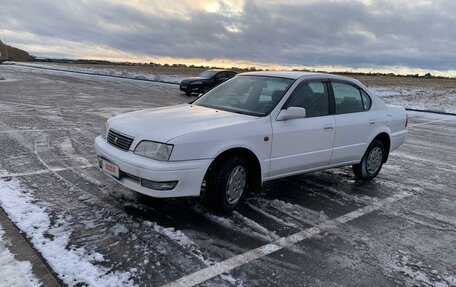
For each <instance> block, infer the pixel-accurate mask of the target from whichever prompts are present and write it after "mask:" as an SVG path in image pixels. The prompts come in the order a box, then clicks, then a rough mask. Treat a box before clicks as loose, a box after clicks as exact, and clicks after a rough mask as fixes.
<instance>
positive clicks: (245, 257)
mask: <svg viewBox="0 0 456 287" xmlns="http://www.w3.org/2000/svg"><path fill="white" fill-rule="evenodd" d="M411 195H412V193H410V192H407V191H403V192H401V193H398V194H395V195H393V196H390V197H387V198H385V199H383V200H380V201H378V202H374V203H373V204H372V205H368V206H365V207H362V208H360V209H358V210H355V211H352V212H349V213H347V214H344V215H342V216H340V217H337V218H334V219H330V220H327V221H324V222H322V223H320V224H318V225H316V226H313V227H310V228H306V229H303V230H301V231H300V232H297V233H294V234H292V235H289V236H286V237H282V238H279V239H277V240H275V241H273V242H271V243H268V244H265V245H263V246H260V247H258V248H255V249H252V250H249V251H247V252H245V253H243V254H240V255H237V256H234V257H232V258H229V259H227V260H225V261H222V262H219V263H216V264H214V265H211V266H209V267H206V268H204V269H201V270H199V271H197V272H195V273H192V274H189V275H186V276H184V277H181V278H180V279H177V280H176V281H173V282H170V283H167V284H165V285H163V286H164V287H177V286H195V285H197V284H201V283H203V282H205V281H207V280H209V279H212V278H214V277H216V276H218V275H221V274H223V273H226V272H230V271H231V270H233V269H235V268H237V267H239V266H242V265H245V264H247V263H250V262H252V261H254V260H256V259H259V258H262V257H264V256H267V255H269V254H271V253H273V252H276V251H278V250H280V249H283V248H287V247H291V246H293V245H295V244H296V243H299V242H301V241H303V240H305V239H308V238H311V237H313V236H314V235H317V234H319V233H321V232H323V231H327V230H330V229H334V228H336V227H338V226H339V225H342V224H345V223H348V222H350V221H352V220H354V219H356V218H359V217H361V216H363V215H366V214H369V213H371V212H373V211H376V210H379V209H381V208H383V207H384V206H386V205H388V204H391V203H394V202H396V201H399V200H401V199H404V198H406V197H408V196H411Z"/></svg>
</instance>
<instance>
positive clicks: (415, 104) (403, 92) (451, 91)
mask: <svg viewBox="0 0 456 287" xmlns="http://www.w3.org/2000/svg"><path fill="white" fill-rule="evenodd" d="M454 84H455V86H454V87H453V88H451V87H450V88H439V87H426V86H416V87H401V86H372V87H369V88H370V90H371V91H373V92H374V93H376V94H377V95H378V96H380V97H381V98H382V99H383V101H385V103H388V104H396V105H401V106H404V107H406V108H411V109H418V110H428V111H439V112H447V113H454V114H456V80H455V81H454Z"/></svg>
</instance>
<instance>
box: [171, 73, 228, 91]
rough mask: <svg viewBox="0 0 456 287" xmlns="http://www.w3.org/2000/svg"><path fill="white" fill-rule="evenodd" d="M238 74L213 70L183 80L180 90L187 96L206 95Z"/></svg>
mask: <svg viewBox="0 0 456 287" xmlns="http://www.w3.org/2000/svg"><path fill="white" fill-rule="evenodd" d="M236 74H237V73H236V72H235V71H231V70H219V69H211V70H207V71H204V72H202V73H201V74H199V75H198V76H196V77H190V78H187V79H184V80H182V82H181V83H180V90H181V91H184V92H185V93H186V94H187V95H190V94H192V93H197V94H199V93H203V94H204V93H206V92H207V91H209V90H210V89H212V88H213V87H215V86H217V85H218V84H220V83H223V82H224V81H226V80H228V79H230V78H232V77H234V76H235V75H236Z"/></svg>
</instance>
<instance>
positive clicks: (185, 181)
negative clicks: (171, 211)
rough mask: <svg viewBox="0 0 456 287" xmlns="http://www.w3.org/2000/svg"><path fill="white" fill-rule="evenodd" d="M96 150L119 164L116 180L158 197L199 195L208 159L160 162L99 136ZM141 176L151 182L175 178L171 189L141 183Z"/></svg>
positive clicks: (96, 141) (133, 188) (167, 180)
mask: <svg viewBox="0 0 456 287" xmlns="http://www.w3.org/2000/svg"><path fill="white" fill-rule="evenodd" d="M95 151H96V153H97V156H98V157H101V158H104V159H106V160H108V161H110V162H112V163H114V164H116V165H118V166H119V170H120V177H119V178H118V179H117V178H115V177H113V176H111V177H112V178H114V179H115V180H116V181H118V182H119V183H120V184H122V185H124V186H125V187H128V188H130V189H132V190H134V191H137V192H139V193H142V194H145V195H148V196H152V197H159V198H166V197H182V196H199V195H200V190H201V183H202V182H203V178H204V175H205V173H206V170H207V168H208V167H209V165H210V163H211V160H210V159H201V160H191V161H174V162H162V161H157V160H153V159H150V158H146V157H143V156H140V155H137V154H135V153H133V152H132V151H123V150H120V149H118V148H116V147H114V146H112V145H110V144H109V143H108V142H106V140H105V139H103V138H102V137H101V136H98V137H97V138H96V139H95ZM141 179H145V180H149V181H154V182H171V181H177V185H176V186H175V187H174V188H173V189H171V190H154V189H150V188H147V187H144V186H142V185H141Z"/></svg>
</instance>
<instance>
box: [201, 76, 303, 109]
mask: <svg viewBox="0 0 456 287" xmlns="http://www.w3.org/2000/svg"><path fill="white" fill-rule="evenodd" d="M293 81H294V80H292V79H284V78H275V77H264V76H237V77H234V78H233V79H231V80H229V81H227V82H225V83H223V84H221V85H219V86H217V87H216V88H214V89H212V90H211V91H209V92H208V93H206V94H205V95H204V96H202V97H201V98H199V99H197V100H196V101H195V102H194V103H193V104H194V105H198V106H203V107H208V108H213V109H219V110H224V111H229V112H235V113H241V114H247V115H253V116H265V115H267V114H269V113H270V112H271V111H272V110H273V109H274V107H275V106H276V105H277V103H278V102H279V101H280V99H281V98H282V96H283V94H284V93H285V92H286V91H287V90H288V88H289V87H290V85H291V84H292V83H293Z"/></svg>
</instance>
